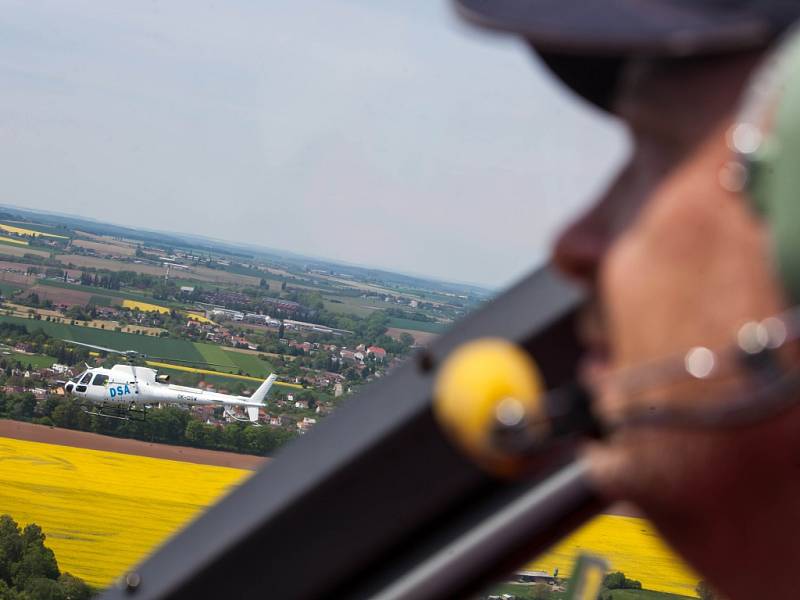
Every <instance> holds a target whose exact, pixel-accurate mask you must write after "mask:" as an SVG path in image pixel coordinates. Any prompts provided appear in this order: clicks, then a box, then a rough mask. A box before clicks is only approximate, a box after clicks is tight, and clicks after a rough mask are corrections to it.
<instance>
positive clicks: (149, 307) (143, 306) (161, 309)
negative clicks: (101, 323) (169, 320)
mask: <svg viewBox="0 0 800 600" xmlns="http://www.w3.org/2000/svg"><path fill="white" fill-rule="evenodd" d="M122 308H130V309H131V310H133V309H136V308H138V309H139V310H140V311H142V312H157V313H162V314H166V313H168V312H169V311H170V309H168V308H167V307H166V306H159V305H158V304H150V303H148V302H139V301H138V300H123V301H122Z"/></svg>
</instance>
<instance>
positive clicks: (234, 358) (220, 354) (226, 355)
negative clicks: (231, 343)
mask: <svg viewBox="0 0 800 600" xmlns="http://www.w3.org/2000/svg"><path fill="white" fill-rule="evenodd" d="M195 348H197V351H198V352H199V353H200V354H201V355H202V357H203V360H205V361H207V363H208V364H214V365H222V366H220V367H214V369H215V370H223V371H228V372H230V373H238V372H239V371H242V373H243V374H245V375H252V376H253V377H266V376H267V375H269V374H270V373H271V372H272V365H270V364H269V363H268V362H265V361H263V360H261V359H260V358H258V355H255V354H245V353H244V352H235V351H233V350H226V349H225V348H222V347H220V346H214V345H213V344H202V343H197V342H196V343H195Z"/></svg>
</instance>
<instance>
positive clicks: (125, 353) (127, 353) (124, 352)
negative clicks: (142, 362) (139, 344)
mask: <svg viewBox="0 0 800 600" xmlns="http://www.w3.org/2000/svg"><path fill="white" fill-rule="evenodd" d="M63 341H64V342H67V343H68V344H74V345H75V346H83V347H85V348H92V349H93V350H100V351H101V352H109V353H111V354H122V355H123V356H136V355H138V354H139V353H138V352H136V351H135V350H116V349H115V348H106V347H105V346H96V345H94V344H87V343H85V342H76V341H75V340H63Z"/></svg>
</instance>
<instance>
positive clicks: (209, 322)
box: [183, 310, 216, 325]
mask: <svg viewBox="0 0 800 600" xmlns="http://www.w3.org/2000/svg"><path fill="white" fill-rule="evenodd" d="M183 314H185V315H186V316H187V317H189V318H190V319H191V320H192V321H197V322H198V323H206V324H207V325H216V323H214V321H212V320H211V319H209V318H208V317H206V316H205V315H201V314H200V313H196V312H191V311H188V310H187V311H184V313H183Z"/></svg>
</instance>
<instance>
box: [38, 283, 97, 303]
mask: <svg viewBox="0 0 800 600" xmlns="http://www.w3.org/2000/svg"><path fill="white" fill-rule="evenodd" d="M30 291H31V292H35V293H36V294H37V295H38V296H39V300H42V301H44V300H50V302H52V303H53V304H65V305H67V306H74V305H78V306H84V305H85V304H88V303H89V302H90V301H91V299H92V293H91V292H84V291H82V290H74V289H72V290H71V289H65V288H58V287H53V286H49V285H38V284H37V285H35V286H33V287H32V288H31V289H30Z"/></svg>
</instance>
